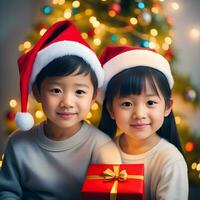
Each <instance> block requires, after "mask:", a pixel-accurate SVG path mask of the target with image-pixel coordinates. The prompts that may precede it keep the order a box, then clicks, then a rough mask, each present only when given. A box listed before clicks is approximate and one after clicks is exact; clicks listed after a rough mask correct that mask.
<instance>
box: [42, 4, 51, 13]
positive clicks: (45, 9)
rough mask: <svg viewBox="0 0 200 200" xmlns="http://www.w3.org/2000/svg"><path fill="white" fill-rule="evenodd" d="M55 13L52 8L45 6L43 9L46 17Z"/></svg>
mask: <svg viewBox="0 0 200 200" xmlns="http://www.w3.org/2000/svg"><path fill="white" fill-rule="evenodd" d="M52 11H53V8H52V7H51V6H43V8H42V12H43V13H44V14H45V15H50V14H51V13H52Z"/></svg>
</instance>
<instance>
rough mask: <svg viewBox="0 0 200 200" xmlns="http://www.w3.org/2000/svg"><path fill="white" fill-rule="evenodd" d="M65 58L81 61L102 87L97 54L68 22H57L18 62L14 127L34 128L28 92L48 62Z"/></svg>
mask: <svg viewBox="0 0 200 200" xmlns="http://www.w3.org/2000/svg"><path fill="white" fill-rule="evenodd" d="M64 55H76V56H79V57H81V58H83V59H84V60H85V61H86V62H87V63H88V64H89V65H90V66H91V68H92V69H93V70H94V72H95V74H96V76H97V80H98V87H101V86H102V84H103V79H104V72H103V69H102V67H101V64H100V62H99V60H98V58H97V56H96V54H95V53H94V52H93V51H92V50H91V49H90V47H89V45H88V44H87V43H86V42H85V40H84V39H83V38H82V37H81V34H80V32H79V31H78V29H77V28H76V26H75V25H74V24H73V23H72V22H71V21H67V20H65V21H59V22H57V23H55V24H53V25H52V26H51V27H50V28H49V29H48V30H47V31H46V32H45V34H44V35H43V36H42V37H41V38H40V40H39V41H38V42H37V44H36V45H35V46H34V47H33V48H32V49H31V50H30V51H29V52H28V53H26V54H24V55H22V56H21V57H20V58H19V59H18V66H19V73H20V92H21V112H18V113H17V114H16V119H15V120H16V125H17V127H19V128H20V129H22V130H29V129H30V128H32V126H33V125H34V120H33V117H32V116H31V114H30V113H28V112H27V102H28V95H29V92H31V90H32V85H33V83H34V81H35V79H36V76H37V75H38V74H39V72H40V71H41V70H42V69H43V68H44V67H45V66H46V65H47V64H49V63H50V62H51V61H53V60H54V59H56V58H58V57H62V56H64Z"/></svg>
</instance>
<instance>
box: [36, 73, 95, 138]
mask: <svg viewBox="0 0 200 200" xmlns="http://www.w3.org/2000/svg"><path fill="white" fill-rule="evenodd" d="M93 93H94V87H93V85H92V82H91V78H90V74H88V75H84V74H79V75H77V74H76V71H75V72H74V73H73V74H70V75H68V76H64V77H48V78H45V79H44V81H43V82H42V85H41V89H40V93H39V97H38V98H37V99H38V100H39V101H40V102H41V104H42V107H43V111H44V113H45V114H46V117H47V119H48V123H49V124H50V127H51V129H52V130H57V131H58V130H59V128H60V129H66V131H68V132H70V130H71V131H72V132H73V131H74V132H76V131H77V130H79V128H80V126H81V120H83V119H84V118H85V116H86V115H87V113H88V112H89V110H90V107H91V105H92V104H93V103H94V99H93ZM69 134H70V133H69ZM71 134H73V133H71Z"/></svg>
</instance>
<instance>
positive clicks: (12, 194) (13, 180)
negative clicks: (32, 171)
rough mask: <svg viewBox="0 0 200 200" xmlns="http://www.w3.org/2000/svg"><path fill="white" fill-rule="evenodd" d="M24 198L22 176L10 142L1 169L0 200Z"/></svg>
mask: <svg viewBox="0 0 200 200" xmlns="http://www.w3.org/2000/svg"><path fill="white" fill-rule="evenodd" d="M21 197H22V188H21V186H20V176H19V170H18V165H17V162H16V156H15V152H14V151H13V147H12V143H11V142H10V141H9V142H8V144H7V148H6V151H5V154H4V159H3V163H2V168H1V169H0V199H4V200H18V199H21Z"/></svg>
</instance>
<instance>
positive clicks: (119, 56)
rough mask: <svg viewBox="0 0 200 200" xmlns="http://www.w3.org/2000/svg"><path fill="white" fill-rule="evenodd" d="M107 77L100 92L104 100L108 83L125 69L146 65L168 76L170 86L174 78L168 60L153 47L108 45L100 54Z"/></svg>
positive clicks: (100, 100) (101, 100)
mask: <svg viewBox="0 0 200 200" xmlns="http://www.w3.org/2000/svg"><path fill="white" fill-rule="evenodd" d="M99 60H100V62H101V64H102V66H103V69H104V73H105V77H104V84H103V86H102V87H101V90H100V92H99V96H98V101H99V102H101V103H102V102H103V99H104V95H105V92H106V88H107V84H108V82H109V81H110V80H111V78H112V77H113V76H115V75H116V74H118V73H119V72H121V71H123V70H124V69H128V68H132V67H136V66H146V67H152V68H154V69H157V70H159V71H161V72H162V73H163V74H164V75H165V76H166V78H167V80H168V82H169V86H170V88H172V87H173V84H174V80H173V77H172V74H171V70H170V65H169V63H168V61H167V60H166V59H165V58H164V57H163V56H162V55H160V54H158V53H156V52H155V51H153V50H151V49H146V48H142V47H134V46H108V47H106V48H105V50H104V51H103V52H102V54H101V56H100V59H99Z"/></svg>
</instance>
